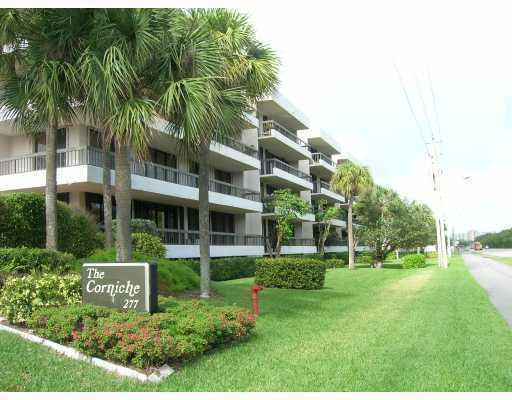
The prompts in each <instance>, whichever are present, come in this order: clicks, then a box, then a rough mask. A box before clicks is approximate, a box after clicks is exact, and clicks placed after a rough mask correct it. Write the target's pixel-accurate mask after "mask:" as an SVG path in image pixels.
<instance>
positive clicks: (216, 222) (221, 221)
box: [210, 211, 235, 233]
mask: <svg viewBox="0 0 512 400" xmlns="http://www.w3.org/2000/svg"><path fill="white" fill-rule="evenodd" d="M210 227H211V230H212V232H223V233H234V232H235V217H234V215H233V214H226V213H221V212H216V211H212V212H211V213H210Z"/></svg>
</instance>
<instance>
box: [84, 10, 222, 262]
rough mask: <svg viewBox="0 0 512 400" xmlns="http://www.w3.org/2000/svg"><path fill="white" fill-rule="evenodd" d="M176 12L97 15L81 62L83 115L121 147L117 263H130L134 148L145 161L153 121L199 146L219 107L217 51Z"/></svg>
mask: <svg viewBox="0 0 512 400" xmlns="http://www.w3.org/2000/svg"><path fill="white" fill-rule="evenodd" d="M196 25H197V24H196V22H195V21H194V19H192V18H191V17H190V15H189V14H188V13H187V12H185V11H182V10H178V9H129V10H119V9H116V10H97V11H96V25H95V27H94V29H93V30H92V31H91V36H90V39H89V45H88V46H87V48H86V49H85V50H84V52H83V55H82V57H81V60H80V65H81V75H82V77H83V80H84V88H85V96H84V99H85V100H84V102H83V107H84V113H85V114H86V115H88V116H89V118H90V119H92V120H94V121H97V123H98V124H99V125H100V126H102V127H103V129H104V131H105V132H108V133H109V134H110V137H111V138H112V139H113V140H115V142H116V156H115V162H116V168H115V172H116V187H115V189H116V206H117V220H118V225H117V238H116V239H117V259H118V261H128V260H130V259H131V237H130V220H131V170H130V158H131V155H132V154H131V153H132V151H133V152H134V154H135V156H139V157H142V156H143V155H144V152H145V150H146V148H147V145H148V142H149V140H150V136H151V129H150V126H151V123H152V122H153V121H154V120H155V119H156V118H157V117H161V118H164V119H167V120H168V121H170V122H169V124H168V130H169V132H171V133H173V134H175V135H176V136H177V137H178V138H185V140H184V141H185V144H184V145H183V146H182V148H186V147H187V146H188V145H190V146H195V147H194V148H197V146H198V145H200V138H201V135H200V133H201V132H205V131H207V130H208V129H207V128H208V127H210V126H211V125H212V121H213V120H212V117H211V116H212V115H213V111H212V110H218V109H219V107H218V106H217V108H215V104H217V103H219V101H218V100H216V99H217V98H219V97H220V95H219V94H218V90H217V89H216V87H215V86H214V85H213V82H214V80H215V79H218V78H216V77H215V78H214V77H213V75H214V73H216V72H217V71H218V70H219V67H218V64H219V57H218V51H217V47H216V46H215V44H214V43H213V41H212V39H211V38H210V36H209V35H208V34H207V32H206V31H205V29H204V28H201V27H200V26H196Z"/></svg>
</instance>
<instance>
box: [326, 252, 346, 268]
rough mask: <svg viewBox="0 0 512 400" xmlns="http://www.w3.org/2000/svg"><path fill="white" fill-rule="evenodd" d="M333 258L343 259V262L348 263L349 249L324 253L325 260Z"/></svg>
mask: <svg viewBox="0 0 512 400" xmlns="http://www.w3.org/2000/svg"><path fill="white" fill-rule="evenodd" d="M331 258H336V259H340V260H343V262H344V263H345V265H346V264H348V251H342V252H340V253H325V254H324V259H325V260H330V259H331Z"/></svg>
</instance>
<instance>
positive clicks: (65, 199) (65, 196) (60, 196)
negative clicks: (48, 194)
mask: <svg viewBox="0 0 512 400" xmlns="http://www.w3.org/2000/svg"><path fill="white" fill-rule="evenodd" d="M57 200H59V201H63V202H64V203H67V204H69V192H65V193H57Z"/></svg>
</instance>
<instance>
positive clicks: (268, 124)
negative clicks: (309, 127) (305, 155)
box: [260, 121, 309, 150]
mask: <svg viewBox="0 0 512 400" xmlns="http://www.w3.org/2000/svg"><path fill="white" fill-rule="evenodd" d="M272 130H276V131H277V132H279V133H281V134H282V135H283V136H286V137H287V138H288V139H290V140H292V141H294V142H295V143H297V144H298V145H300V146H302V147H305V148H306V149H308V150H309V145H308V144H307V143H306V142H305V141H304V140H302V139H301V138H299V137H298V136H297V135H296V134H295V133H293V132H290V131H289V130H288V129H286V128H285V127H284V126H282V125H280V124H279V123H277V122H276V121H263V129H262V132H261V134H260V136H270V135H271V134H272Z"/></svg>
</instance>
